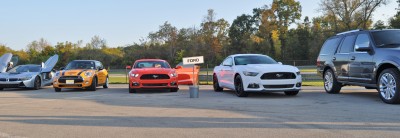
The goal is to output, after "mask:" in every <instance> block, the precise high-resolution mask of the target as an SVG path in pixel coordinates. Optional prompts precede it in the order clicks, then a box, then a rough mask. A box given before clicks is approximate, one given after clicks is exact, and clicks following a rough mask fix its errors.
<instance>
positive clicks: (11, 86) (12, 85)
mask: <svg viewBox="0 0 400 138" xmlns="http://www.w3.org/2000/svg"><path fill="white" fill-rule="evenodd" d="M0 87H1V88H17V87H25V85H24V83H22V82H21V83H20V84H0Z"/></svg>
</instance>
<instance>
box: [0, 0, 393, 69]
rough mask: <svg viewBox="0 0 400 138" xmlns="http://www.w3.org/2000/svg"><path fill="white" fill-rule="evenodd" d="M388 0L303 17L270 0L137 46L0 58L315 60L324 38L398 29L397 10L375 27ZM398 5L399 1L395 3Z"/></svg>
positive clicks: (347, 2) (167, 28)
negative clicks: (230, 17)
mask: <svg viewBox="0 0 400 138" xmlns="http://www.w3.org/2000/svg"><path fill="white" fill-rule="evenodd" d="M390 2H392V1H390V0H321V1H320V2H319V8H318V9H316V11H317V12H319V13H320V14H321V15H320V16H318V17H314V18H312V19H310V18H309V17H307V16H305V17H304V18H303V19H302V18H301V17H302V6H301V4H300V2H298V1H296V0H273V1H272V3H270V4H267V5H264V6H262V7H260V8H254V9H253V12H252V14H242V15H239V16H237V18H236V19H234V20H233V22H232V23H229V22H228V21H226V20H225V19H223V18H217V16H216V13H215V12H214V10H212V9H210V10H208V11H207V14H206V16H205V17H204V18H203V21H202V22H201V23H200V26H199V27H190V28H177V27H175V26H173V25H172V24H170V23H169V22H165V23H164V24H162V25H160V26H159V28H158V30H157V31H155V32H150V33H149V34H148V36H147V37H145V38H143V39H141V40H140V42H139V43H134V44H130V45H127V46H120V47H110V46H109V45H108V44H107V42H106V40H105V39H104V38H101V37H99V36H94V37H92V39H91V41H90V42H89V43H86V44H84V43H83V42H82V41H78V42H68V41H67V42H58V43H57V44H55V45H51V44H50V43H48V42H47V41H46V40H45V39H43V38H42V39H39V40H35V41H32V42H31V43H29V44H28V45H27V47H26V49H24V50H18V51H16V50H12V49H11V48H9V47H7V46H6V45H0V54H4V53H6V52H12V53H13V54H14V55H16V56H18V57H19V59H20V62H19V64H26V63H37V64H38V63H41V62H44V61H45V60H46V59H47V58H48V57H50V56H51V55H54V54H58V55H60V60H59V62H58V63H57V67H62V66H65V65H66V64H67V63H68V62H69V61H71V60H75V59H95V60H99V61H102V62H103V64H104V65H105V66H106V67H108V68H124V67H125V65H131V64H132V63H133V62H134V61H135V60H137V59H141V58H160V59H165V60H167V61H169V62H170V64H172V65H176V64H178V63H179V62H181V60H182V57H190V56H200V55H202V56H204V58H205V61H206V62H207V64H211V65H216V64H219V63H220V62H221V61H222V60H223V58H225V57H226V56H228V55H231V54H238V53H258V54H266V55H269V56H271V57H273V58H274V59H277V60H316V57H317V56H318V52H319V50H320V48H321V46H322V45H323V43H324V41H325V39H326V38H328V37H331V36H333V35H335V34H337V33H339V32H343V31H348V30H353V29H386V28H400V9H399V8H397V14H396V15H395V16H394V17H391V18H390V19H388V20H387V21H381V20H379V21H377V22H375V23H373V21H372V17H373V13H374V12H375V11H376V9H377V8H379V7H381V6H383V5H387V4H389V3H390ZM396 2H397V4H398V5H399V6H398V7H400V0H397V1H396Z"/></svg>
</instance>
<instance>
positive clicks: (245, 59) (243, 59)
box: [235, 56, 278, 65]
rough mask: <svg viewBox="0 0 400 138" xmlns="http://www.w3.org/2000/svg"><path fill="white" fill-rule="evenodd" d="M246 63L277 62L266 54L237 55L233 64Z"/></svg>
mask: <svg viewBox="0 0 400 138" xmlns="http://www.w3.org/2000/svg"><path fill="white" fill-rule="evenodd" d="M247 64H278V63H277V62H276V61H275V60H274V59H272V58H270V57H268V56H237V57H235V65H247Z"/></svg>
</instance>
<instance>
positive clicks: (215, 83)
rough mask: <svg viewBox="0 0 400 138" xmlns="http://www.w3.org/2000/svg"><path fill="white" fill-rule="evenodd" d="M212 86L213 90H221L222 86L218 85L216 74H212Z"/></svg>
mask: <svg viewBox="0 0 400 138" xmlns="http://www.w3.org/2000/svg"><path fill="white" fill-rule="evenodd" d="M213 87H214V91H215V92H222V91H223V90H224V88H221V87H219V82H218V78H217V75H215V74H214V75H213Z"/></svg>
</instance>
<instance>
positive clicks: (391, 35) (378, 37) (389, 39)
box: [372, 30, 400, 47]
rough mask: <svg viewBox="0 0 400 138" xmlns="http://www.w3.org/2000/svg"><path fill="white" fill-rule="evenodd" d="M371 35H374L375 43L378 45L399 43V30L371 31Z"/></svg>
mask: <svg viewBox="0 0 400 138" xmlns="http://www.w3.org/2000/svg"><path fill="white" fill-rule="evenodd" d="M372 36H373V37H374V40H375V45H376V46H378V47H381V46H392V45H400V30H385V31H377V32H372Z"/></svg>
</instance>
